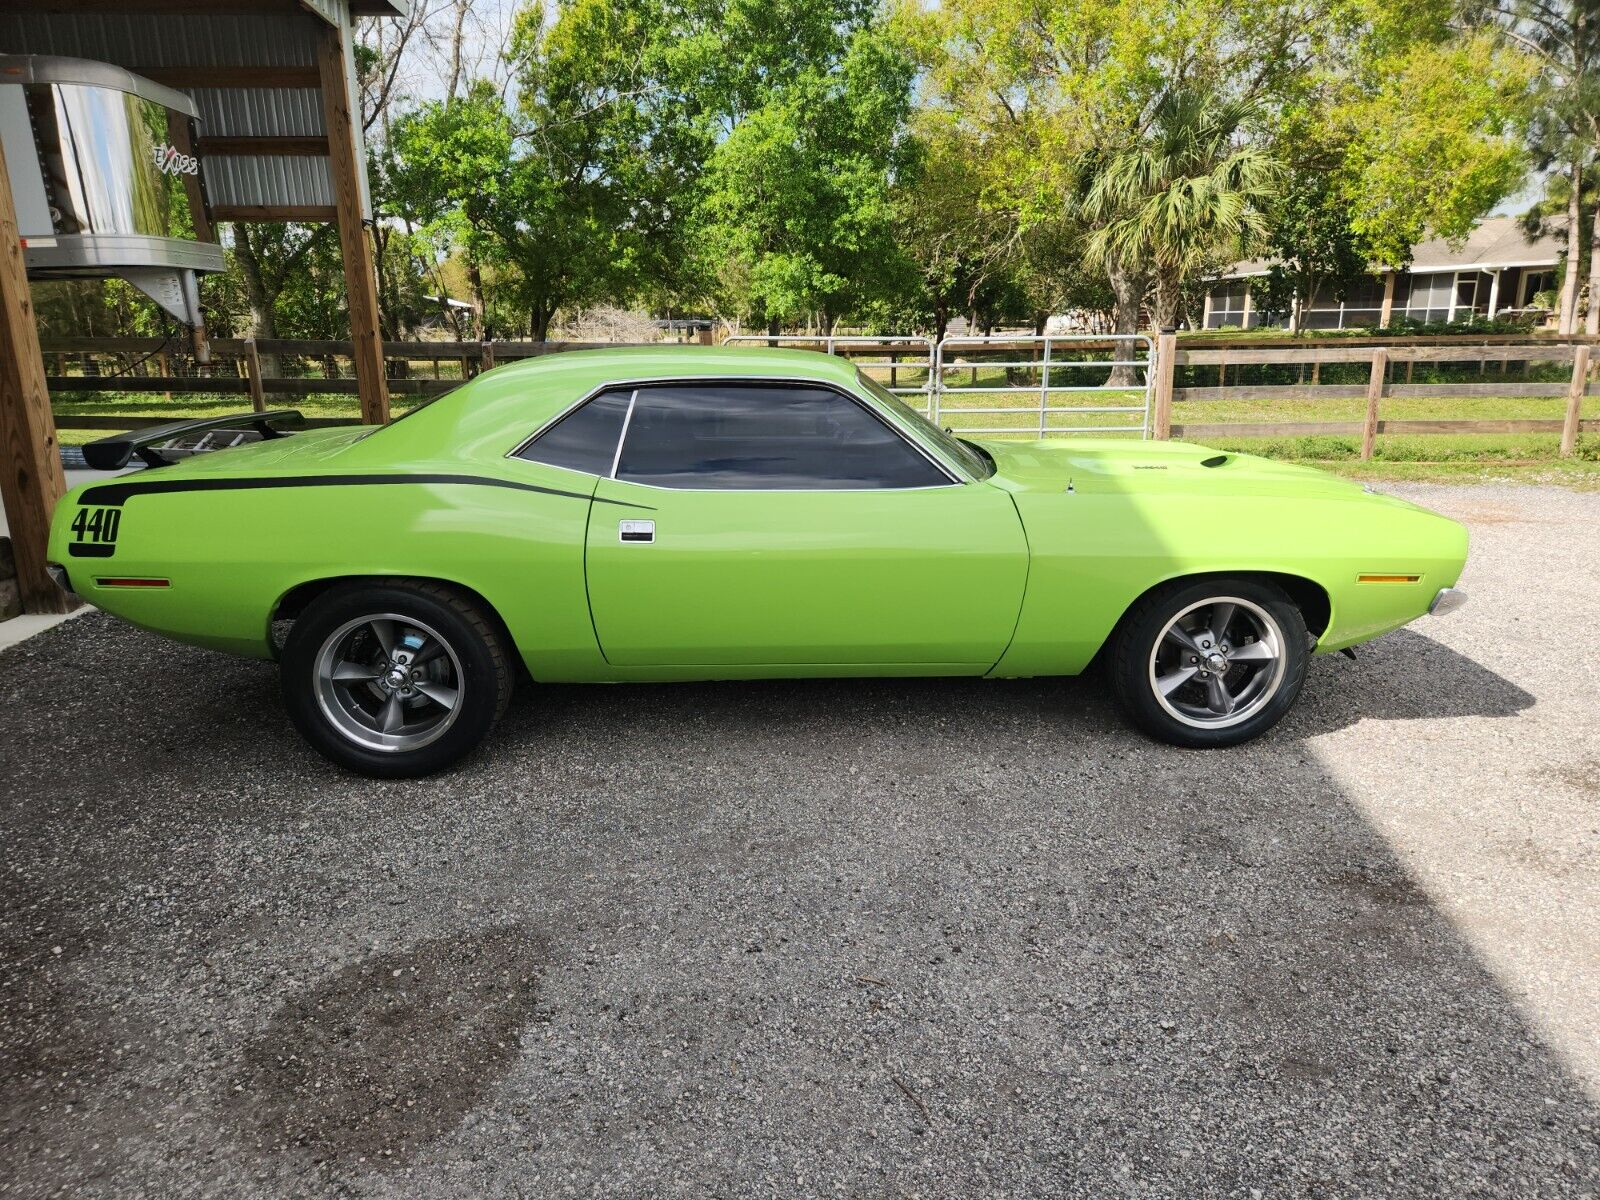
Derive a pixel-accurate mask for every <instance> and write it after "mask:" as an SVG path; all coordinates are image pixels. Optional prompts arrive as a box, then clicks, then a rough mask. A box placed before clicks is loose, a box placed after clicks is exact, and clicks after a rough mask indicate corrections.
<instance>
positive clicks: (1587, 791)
mask: <svg viewBox="0 0 1600 1200" xmlns="http://www.w3.org/2000/svg"><path fill="white" fill-rule="evenodd" d="M1540 773H1541V774H1542V775H1544V777H1545V778H1547V779H1554V780H1555V781H1556V782H1557V783H1564V784H1566V785H1567V786H1568V787H1569V788H1571V789H1572V790H1573V791H1575V792H1580V793H1582V794H1583V795H1585V796H1587V797H1588V798H1589V799H1591V800H1600V760H1597V759H1593V758H1590V759H1585V760H1584V761H1583V762H1579V763H1570V764H1567V765H1565V766H1559V767H1547V768H1545V769H1544V770H1543V771H1542V772H1540Z"/></svg>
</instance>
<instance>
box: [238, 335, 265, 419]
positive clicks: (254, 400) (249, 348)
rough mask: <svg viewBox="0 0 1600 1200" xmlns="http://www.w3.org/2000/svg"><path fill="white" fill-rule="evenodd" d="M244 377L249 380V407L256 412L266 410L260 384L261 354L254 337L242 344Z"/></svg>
mask: <svg viewBox="0 0 1600 1200" xmlns="http://www.w3.org/2000/svg"><path fill="white" fill-rule="evenodd" d="M244 370H245V378H246V379H248V380H249V381H250V407H251V408H253V409H255V411H256V412H266V410H267V394H266V392H265V391H263V390H262V385H261V355H260V353H258V352H257V350H256V340H255V338H251V339H249V340H248V341H247V342H245V344H244Z"/></svg>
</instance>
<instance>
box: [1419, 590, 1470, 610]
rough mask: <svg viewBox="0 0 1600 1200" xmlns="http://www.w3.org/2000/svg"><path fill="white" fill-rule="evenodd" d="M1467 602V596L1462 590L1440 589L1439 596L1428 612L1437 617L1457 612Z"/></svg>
mask: <svg viewBox="0 0 1600 1200" xmlns="http://www.w3.org/2000/svg"><path fill="white" fill-rule="evenodd" d="M1466 602H1467V594H1466V593H1465V592H1463V591H1462V590H1461V589H1460V588H1440V589H1439V594H1438V595H1437V596H1435V597H1434V598H1433V603H1432V604H1430V605H1428V611H1429V612H1430V613H1431V614H1433V615H1434V616H1436V617H1442V616H1444V615H1445V614H1446V613H1452V612H1455V610H1456V609H1458V608H1460V607H1461V606H1462V605H1463V604H1465V603H1466Z"/></svg>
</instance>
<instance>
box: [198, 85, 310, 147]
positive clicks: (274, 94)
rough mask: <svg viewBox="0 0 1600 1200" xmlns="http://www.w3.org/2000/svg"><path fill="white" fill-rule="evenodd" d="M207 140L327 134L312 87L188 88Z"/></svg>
mask: <svg viewBox="0 0 1600 1200" xmlns="http://www.w3.org/2000/svg"><path fill="white" fill-rule="evenodd" d="M184 90H185V91H186V92H187V93H188V94H189V95H190V96H193V97H194V102H195V105H196V107H197V108H198V109H199V110H200V132H201V134H202V135H203V136H206V137H269V136H272V135H274V134H276V135H280V136H285V137H290V136H292V137H311V136H314V135H321V134H323V133H326V132H327V127H326V126H325V125H324V124H323V120H322V93H321V92H319V91H316V90H315V89H313V88H227V89H222V88H186V89H184Z"/></svg>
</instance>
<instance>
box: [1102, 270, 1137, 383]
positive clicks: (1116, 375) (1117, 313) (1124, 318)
mask: <svg viewBox="0 0 1600 1200" xmlns="http://www.w3.org/2000/svg"><path fill="white" fill-rule="evenodd" d="M1106 278H1107V279H1108V280H1109V281H1110V283H1111V294H1112V295H1113V296H1114V297H1116V304H1115V306H1114V307H1113V308H1112V310H1111V324H1112V332H1113V333H1137V332H1139V305H1140V303H1142V302H1143V300H1144V292H1145V278H1144V276H1143V275H1141V274H1140V273H1138V272H1137V271H1132V270H1129V269H1128V268H1127V267H1125V266H1124V265H1123V264H1122V263H1120V262H1114V263H1112V264H1111V265H1109V266H1108V267H1107V268H1106ZM1113 345H1114V348H1115V352H1116V353H1115V357H1117V358H1120V359H1127V358H1133V357H1134V354H1133V349H1134V346H1135V345H1136V343H1134V342H1132V341H1126V342H1116V343H1114V344H1113ZM1106 386H1107V387H1122V388H1126V387H1138V386H1139V379H1138V376H1137V375H1136V374H1135V369H1134V368H1133V367H1112V368H1111V374H1110V375H1109V376H1108V377H1107V378H1106Z"/></svg>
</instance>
